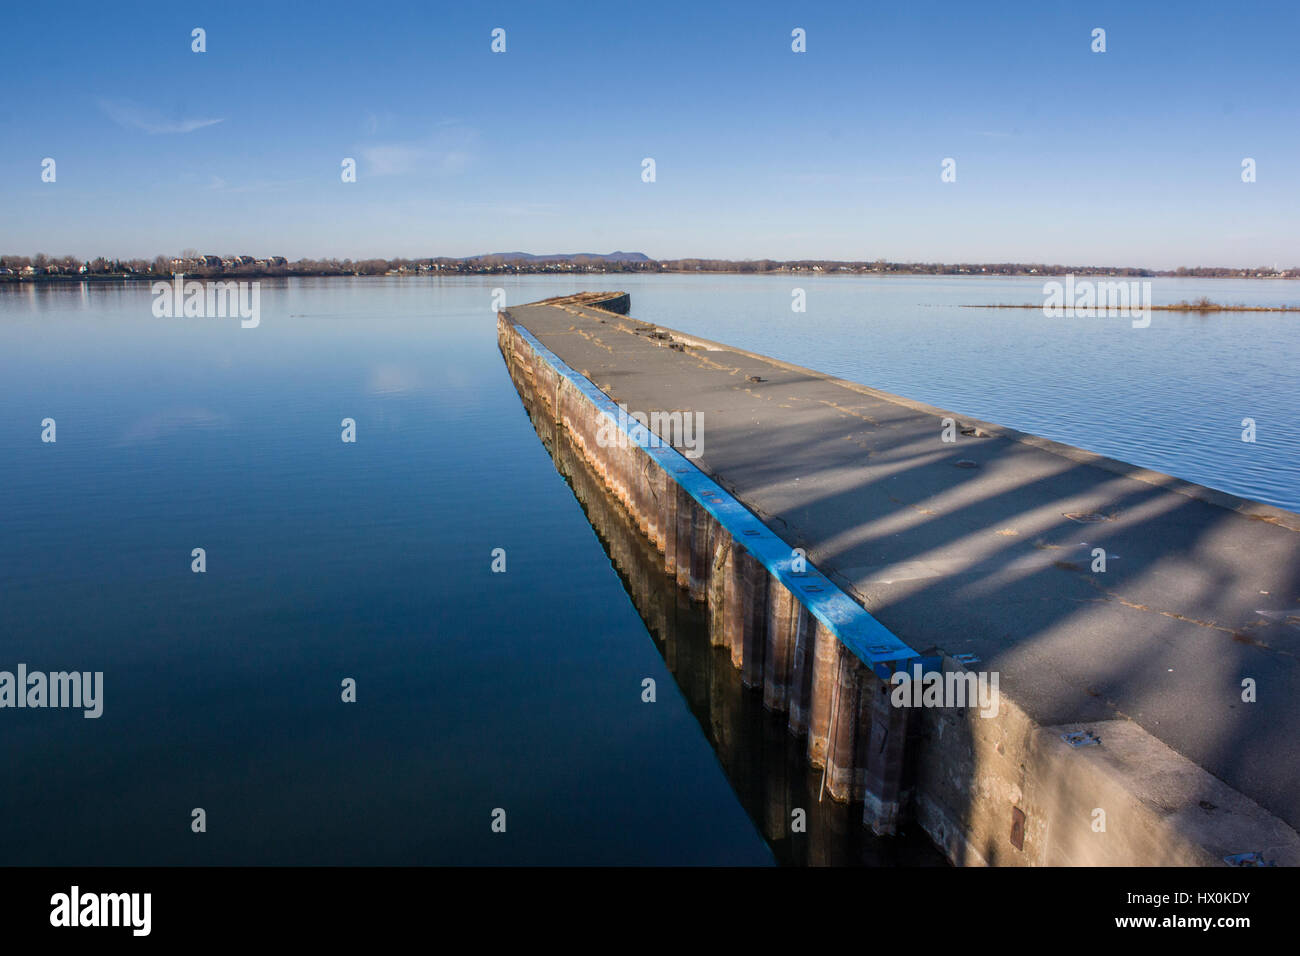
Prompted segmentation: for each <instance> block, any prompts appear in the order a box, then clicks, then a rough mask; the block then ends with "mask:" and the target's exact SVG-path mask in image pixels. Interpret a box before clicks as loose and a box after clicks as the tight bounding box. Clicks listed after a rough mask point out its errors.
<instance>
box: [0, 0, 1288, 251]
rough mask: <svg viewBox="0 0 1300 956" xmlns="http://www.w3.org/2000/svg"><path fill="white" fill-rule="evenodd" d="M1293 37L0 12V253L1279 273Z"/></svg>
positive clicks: (862, 9)
mask: <svg viewBox="0 0 1300 956" xmlns="http://www.w3.org/2000/svg"><path fill="white" fill-rule="evenodd" d="M995 6H996V9H994V7H995ZM196 26H200V27H203V28H204V29H205V30H206V31H207V52H206V53H202V54H196V53H193V52H191V50H190V42H191V41H190V31H191V29H192V28H193V27H196ZM494 27H502V28H504V29H505V30H506V43H507V50H506V52H505V53H504V54H494V53H492V52H491V50H490V43H491V36H490V33H491V31H492V29H493V28H494ZM795 27H802V28H803V29H805V30H806V31H807V46H808V50H807V52H806V53H803V54H795V53H793V52H791V49H790V43H791V40H790V31H791V30H792V29H793V28H795ZM1094 27H1102V28H1104V29H1105V30H1106V34H1107V35H1106V41H1107V52H1106V53H1104V54H1096V53H1093V52H1091V50H1090V42H1091V39H1090V34H1091V31H1092V29H1093V28H1094ZM1298 36H1300V4H1296V3H1294V2H1289V3H1283V2H1278V3H1249V2H1247V3H1231V4H1229V3H1214V4H1211V3H1197V2H1192V3H1180V4H1177V5H1173V4H1161V5H1157V4H1142V3H1083V2H1051V0H1039V2H1035V3H1023V4H1020V3H1006V4H1000V5H989V4H967V3H960V4H959V3H913V2H907V3H901V4H878V3H862V2H857V3H851V4H806V3H767V2H761V0H751V2H746V3H700V2H695V3H683V4H676V3H647V4H635V3H608V2H604V3H552V4H541V3H537V2H534V0H530V2H523V3H456V4H433V3H415V4H403V3H387V4H375V5H373V6H370V5H366V4H358V3H329V2H325V3H316V4H311V5H301V6H299V5H290V4H270V3H261V4H241V3H230V2H227V3H221V4H181V3H158V4H138V5H132V4H129V3H128V4H103V3H94V4H80V3H63V4H58V5H55V6H50V5H29V4H23V5H17V4H15V5H13V6H11V7H10V8H9V9H8V10H7V11H6V13H5V20H4V29H3V32H2V33H0V63H2V64H3V66H2V67H0V70H2V71H3V76H4V79H5V84H4V86H5V90H6V96H5V97H4V100H3V103H2V104H0V252H13V253H22V254H31V253H35V252H38V251H39V252H46V253H49V254H53V255H62V254H65V253H71V254H74V255H79V256H89V255H94V254H101V253H102V254H109V255H121V256H148V257H152V256H153V255H155V254H158V253H166V254H175V253H177V252H179V251H180V250H181V249H182V248H186V247H194V248H196V249H198V250H200V251H202V252H206V253H213V254H218V255H225V254H230V253H249V254H252V255H286V256H289V257H290V258H298V257H300V256H338V257H344V256H352V257H354V258H360V257H367V256H399V255H405V256H425V255H471V254H474V253H480V252H492V251H510V250H524V251H530V252H579V251H597V252H606V251H611V250H614V249H623V250H637V251H642V252H645V253H646V254H648V255H651V256H653V257H656V258H672V257H678V256H703V257H719V258H736V259H739V258H757V257H763V256H770V257H774V258H804V257H809V258H812V257H816V258H845V259H874V258H877V257H882V258H886V259H891V260H904V261H906V260H944V261H957V260H965V261H1002V260H1019V261H1047V262H1066V263H1072V264H1089V263H1095V264H1103V263H1113V264H1140V265H1149V266H1153V267H1158V268H1164V267H1170V266H1176V265H1198V264H1200V265H1236V266H1240V265H1257V264H1265V265H1272V264H1274V263H1277V264H1280V265H1282V266H1284V267H1285V266H1295V265H1300V238H1298V237H1300V228H1298V227H1297V222H1298V220H1300V185H1298V184H1300V97H1297V95H1296V94H1297V91H1298V90H1300V84H1298V83H1297V80H1298V79H1300V56H1298V55H1297V54H1296V52H1295V44H1296V39H1297V37H1298ZM44 157H52V158H54V159H55V160H56V162H57V181H56V182H55V183H52V184H51V183H42V182H41V179H40V174H41V160H42V159H43V158H44ZM344 157H353V158H355V159H356V160H357V169H358V177H357V178H358V181H357V182H356V183H349V184H344V183H342V182H341V181H340V175H339V173H340V162H341V161H342V159H343V158H344ZM644 157H653V158H654V159H655V161H656V167H657V168H656V172H657V180H656V182H654V183H643V182H642V181H641V161H642V159H643V158H644ZM945 157H952V158H954V159H956V161H957V181H956V182H955V183H942V182H941V181H940V164H941V162H942V160H943V159H944V158H945ZM1244 157H1252V158H1254V159H1255V160H1256V163H1257V169H1258V181H1257V182H1255V183H1252V184H1245V183H1242V182H1241V175H1240V171H1241V161H1242V159H1243V158H1244Z"/></svg>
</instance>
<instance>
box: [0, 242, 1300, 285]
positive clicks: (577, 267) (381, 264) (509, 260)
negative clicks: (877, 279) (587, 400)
mask: <svg viewBox="0 0 1300 956" xmlns="http://www.w3.org/2000/svg"><path fill="white" fill-rule="evenodd" d="M177 272H183V273H184V274H186V275H193V276H197V277H201V278H214V277H219V276H344V275H351V276H379V275H429V274H434V275H494V274H521V275H525V274H526V275H535V274H544V273H561V274H564V273H620V272H731V273H783V272H785V273H813V274H818V273H822V274H831V275H834V274H840V275H842V274H855V275H873V274H874V275H887V274H894V275H996V276H1031V275H1049V276H1057V275H1066V274H1067V273H1073V274H1074V275H1111V276H1128V277H1150V276H1186V277H1194V278H1264V277H1267V278H1279V277H1280V278H1300V267H1292V268H1289V269H1277V268H1275V267H1273V266H1259V267H1256V268H1246V269H1241V268H1226V267H1216V266H1196V267H1186V266H1183V267H1180V268H1177V269H1167V270H1159V269H1143V268H1139V267H1135V266H1092V265H1089V266H1078V265H1074V266H1066V265H1055V264H1049V263H1042V262H1029V263H1026V262H996V263H988V262H982V263H980V262H958V263H947V262H888V261H886V260H884V259H876V260H874V261H870V262H867V261H861V260H838V259H797V260H784V259H745V260H739V261H737V260H732V259H659V260H655V259H628V258H606V257H604V256H600V255H571V256H556V257H554V258H535V259H533V258H530V259H520V258H517V257H511V256H506V255H483V256H469V257H464V258H450V257H436V258H422V259H406V258H397V259H355V260H354V259H299V260H297V261H296V262H289V261H288V260H286V259H284V258H282V257H278V256H273V257H269V258H265V259H254V258H253V257H251V256H211V255H200V254H199V253H197V252H196V251H195V250H193V249H186V250H185V251H183V252H182V253H181V254H180V255H179V256H155V257H154V258H153V259H110V258H106V257H104V256H99V257H96V258H94V259H81V258H79V257H77V256H50V255H46V254H45V253H37V254H36V255H34V256H30V257H29V256H20V255H4V256H0V280H8V281H13V280H22V279H28V278H44V277H50V278H58V277H62V276H77V277H83V278H84V277H88V276H89V277H92V278H93V277H103V278H125V279H130V278H151V277H159V276H171V275H174V274H175V273H177Z"/></svg>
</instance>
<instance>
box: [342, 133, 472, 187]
mask: <svg viewBox="0 0 1300 956" xmlns="http://www.w3.org/2000/svg"><path fill="white" fill-rule="evenodd" d="M477 142H478V132H477V131H476V130H473V129H468V128H465V127H462V126H459V125H458V124H455V123H454V121H453V122H452V123H451V124H448V123H439V124H438V126H437V131H436V132H435V133H434V135H433V136H431V137H428V138H426V139H423V140H418V141H406V142H387V143H372V144H369V145H366V146H362V147H361V149H360V152H361V158H362V160H363V162H364V164H365V165H364V167H363V168H364V170H365V173H366V175H368V176H403V175H407V174H411V173H425V174H433V175H440V176H446V175H454V174H456V173H459V172H462V171H464V170H465V169H466V168H468V167H469V165H470V164H471V163H472V162H473V159H474V147H475V146H476V145H477Z"/></svg>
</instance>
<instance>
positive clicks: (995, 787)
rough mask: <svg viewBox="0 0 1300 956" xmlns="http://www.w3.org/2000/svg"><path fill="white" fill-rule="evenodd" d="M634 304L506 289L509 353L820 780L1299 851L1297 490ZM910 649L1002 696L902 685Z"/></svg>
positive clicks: (916, 818) (1052, 844)
mask: <svg viewBox="0 0 1300 956" xmlns="http://www.w3.org/2000/svg"><path fill="white" fill-rule="evenodd" d="M607 305H608V306H612V307H613V311H610V310H609V309H607V308H605V306H607ZM629 307H630V303H629V302H628V298H627V296H626V295H623V294H613V295H606V296H602V295H599V294H583V295H579V296H571V297H565V298H561V299H556V300H548V301H547V302H543V303H536V304H533V305H529V306H522V307H516V308H512V309H510V310H508V311H506V312H503V313H501V315H500V317H499V323H498V331H499V342H500V345H501V349H502V354H503V356H504V357H505V359H506V362H507V366H508V368H509V369H510V372H511V376H512V378H513V379H514V380H515V383H516V385H517V386H518V387H519V388H520V391H521V394H523V393H524V391H525V389H527V390H528V391H529V393H530V394H532V395H534V396H535V402H536V405H537V407H538V409H539V411H538V412H536V413H535V415H534V421H535V423H536V422H537V421H538V419H539V418H543V417H549V419H550V422H551V423H553V424H552V425H551V426H550V427H552V428H554V429H555V430H556V431H560V430H562V431H563V432H564V433H565V435H566V436H567V438H566V440H568V441H571V442H572V444H573V447H574V448H575V449H576V450H577V452H576V453H577V454H578V455H580V456H581V457H582V458H583V459H584V460H585V461H587V462H589V463H590V465H591V467H592V470H593V473H594V474H597V475H599V476H600V480H601V481H602V483H603V484H604V486H605V488H606V490H607V492H608V493H609V494H610V495H611V496H612V497H613V498H614V499H616V500H617V501H618V502H620V503H621V505H622V507H623V508H625V509H626V510H627V512H628V514H629V516H630V518H631V520H632V522H633V523H634V524H635V526H636V527H637V529H638V532H639V533H640V534H642V535H644V536H645V537H646V539H647V541H648V542H649V543H650V544H651V545H652V546H653V547H654V548H655V549H656V551H657V552H658V553H659V554H660V556H661V557H660V560H661V561H662V566H663V568H664V569H665V571H666V573H669V574H673V575H675V576H676V579H677V581H678V583H679V584H680V585H681V586H682V587H683V588H685V589H687V591H688V593H689V596H690V598H691V599H693V600H695V601H697V602H705V603H706V604H707V610H708V614H709V619H710V622H711V626H710V630H711V639H712V640H714V641H715V642H717V643H719V644H722V645H723V646H725V647H726V648H727V649H728V651H729V653H730V657H731V661H732V664H733V666H734V667H735V668H736V669H737V671H738V672H739V674H740V676H741V678H742V680H743V682H744V684H746V685H748V686H751V687H758V688H761V689H762V700H763V704H764V705H765V706H766V707H767V708H768V709H770V710H772V711H773V712H776V713H784V714H785V715H786V717H785V725H786V727H787V729H788V732H790V733H792V734H795V735H797V736H801V735H804V734H806V735H807V739H806V753H807V756H808V759H809V761H810V762H811V763H812V764H813V765H815V766H821V767H824V768H825V787H826V790H827V792H828V793H829V795H830V797H831V798H832V799H834V800H839V801H855V802H856V801H859V800H860V801H861V802H862V805H863V816H862V819H863V823H864V824H865V825H866V826H867V827H869V828H871V829H873V830H875V831H876V832H877V833H890V832H894V830H895V829H896V828H897V827H898V826H900V825H901V824H903V823H905V822H906V821H909V820H910V821H913V822H914V823H915V824H917V825H919V826H921V827H923V828H924V829H925V831H926V832H927V833H929V834H930V836H931V838H932V839H933V840H934V841H935V843H936V844H937V845H938V846H939V847H941V848H942V850H943V851H944V852H945V853H946V854H947V855H948V857H949V858H950V859H951V860H953V861H955V862H958V863H963V864H995V865H1042V864H1120V865H1125V864H1131V865H1154V864H1190V865H1215V864H1217V865H1224V864H1225V861H1226V860H1229V859H1233V860H1235V859H1239V858H1241V855H1243V854H1254V855H1253V856H1248V857H1246V859H1249V860H1262V861H1267V862H1275V863H1279V864H1294V863H1296V862H1300V836H1297V833H1296V830H1295V827H1296V826H1297V824H1298V823H1300V784H1298V783H1297V781H1300V748H1298V747H1296V745H1295V740H1296V735H1297V731H1300V716H1298V715H1300V668H1298V667H1297V662H1298V655H1300V533H1298V532H1300V517H1298V516H1296V515H1294V514H1291V513H1289V512H1286V511H1282V510H1280V509H1275V508H1269V507H1267V506H1264V505H1260V504H1257V503H1253V502H1248V501H1244V500H1242V499H1239V498H1235V497H1233V496H1230V495H1226V494H1222V493H1219V492H1215V491H1212V490H1210V489H1207V488H1203V487H1200V486H1197V485H1192V484H1189V483H1187V482H1182V481H1179V480H1177V479H1173V478H1170V477H1169V476H1165V475H1159V474H1156V473H1153V472H1149V471H1144V470H1141V469H1138V468H1135V467H1133V466H1130V465H1126V464H1124V463H1121V462H1115V461H1112V460H1109V459H1105V458H1101V457H1099V456H1096V455H1091V454H1089V453H1087V452H1083V451H1081V450H1079V449H1074V448H1069V447H1067V446H1063V445H1059V444H1056V443H1053V442H1050V441H1047V440H1045V439H1041V438H1037V437H1035V436H1030V435H1025V434H1022V433H1019V432H1015V431H1013V430H1011V429H1006V428H1003V427H1000V426H997V425H994V424H991V423H987V422H980V421H976V420H973V419H970V418H967V417H964V416H961V415H959V414H957V413H952V412H946V411H944V410H942V409H935V408H931V407H929V406H925V405H921V404H919V403H915V402H911V401H908V400H905V399H902V398H899V397H897V396H892V395H887V394H885V393H882V392H878V391H875V390H872V389H869V388H866V387H864V386H860V385H856V384H853V383H848V382H843V381H839V380H836V379H832V378H830V377H828V376H825V375H822V374H820V373H817V372H814V371H812V370H808V369H802V368H798V367H795V366H791V365H789V364H786V363H783V362H780V361H778V360H776V359H771V358H767V357H764V356H759V355H755V354H753V353H748V352H743V351H740V350H736V349H732V348H729V347H727V346H725V345H721V344H719V343H715V342H709V341H706V340H703V339H699V338H697V337H693V336H690V335H685V334H683V333H680V332H676V331H673V330H670V329H662V328H658V327H655V326H653V325H649V324H647V323H644V322H638V321H636V320H635V319H631V318H627V317H625V316H624V315H623V314H622V313H626V312H628V311H629ZM612 403H618V404H622V405H624V406H626V408H627V409H630V410H631V411H633V412H641V413H645V414H647V415H648V414H651V413H655V412H661V413H673V412H677V413H686V414H695V413H699V414H700V415H702V416H703V418H704V421H705V423H706V428H705V431H704V442H703V448H702V451H703V454H702V455H701V456H700V457H699V458H697V459H694V460H693V461H692V462H687V461H686V460H685V459H683V458H682V457H681V456H680V455H678V456H676V458H673V457H671V456H669V455H665V454H664V453H663V451H662V449H656V448H653V447H642V446H641V445H640V444H638V443H637V442H635V441H634V442H632V443H631V444H625V445H623V446H622V447H619V446H618V444H617V443H614V444H613V445H610V443H608V442H602V441H601V440H600V435H601V428H602V424H603V422H604V415H605V414H608V413H609V411H610V409H612V408H613V407H614V405H613V404H612ZM1229 424H1231V423H1229ZM630 433H633V434H639V433H645V430H644V429H640V432H638V430H637V427H636V426H635V424H634V426H633V427H632V429H631V430H630ZM539 434H542V427H541V426H539ZM646 434H648V433H646ZM945 436H946V437H951V438H953V439H954V440H953V441H945V440H944V438H945ZM665 437H670V436H665ZM670 451H671V450H670ZM695 466H698V470H699V473H696V467H695ZM796 547H797V548H801V549H803V551H804V552H806V555H807V558H808V562H809V565H808V571H807V572H800V571H798V570H796V568H797V565H796V564H795V563H794V562H793V561H792V560H791V556H792V554H793V549H794V548H796ZM1098 549H1101V550H1102V551H1103V552H1104V553H1105V555H1106V558H1107V562H1106V569H1105V570H1104V571H1099V570H1095V567H1096V560H1095V557H1096V554H1097V551H1098ZM783 590H784V592H785V595H786V596H785V597H783V596H782V591H783ZM792 604H793V605H797V608H798V609H797V610H796V609H795V608H794V607H792V606H790V605H792ZM848 604H851V605H852V608H853V609H855V610H854V611H850V610H849V609H848V608H847V606H846V605H848ZM913 668H919V669H920V670H921V671H923V672H926V673H937V674H940V675H952V676H953V677H954V678H955V677H958V676H961V675H965V674H967V673H969V672H975V673H977V674H986V675H987V674H994V675H996V676H997V678H998V680H999V685H998V691H999V693H998V695H997V707H996V712H994V713H984V712H983V711H982V710H981V708H979V707H977V706H971V705H969V704H968V705H967V706H963V707H955V706H950V705H948V706H934V707H929V706H927V707H921V708H906V707H898V706H896V705H894V704H893V703H892V702H891V700H890V694H889V690H890V685H889V684H888V683H887V681H888V679H889V677H890V675H891V674H893V673H895V672H896V671H911V670H912V669H913ZM720 732H722V731H721V730H720Z"/></svg>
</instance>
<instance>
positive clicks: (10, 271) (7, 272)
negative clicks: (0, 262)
mask: <svg viewBox="0 0 1300 956" xmlns="http://www.w3.org/2000/svg"><path fill="white" fill-rule="evenodd" d="M13 274H14V270H13V269H5V268H0V276H11V275H13Z"/></svg>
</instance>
